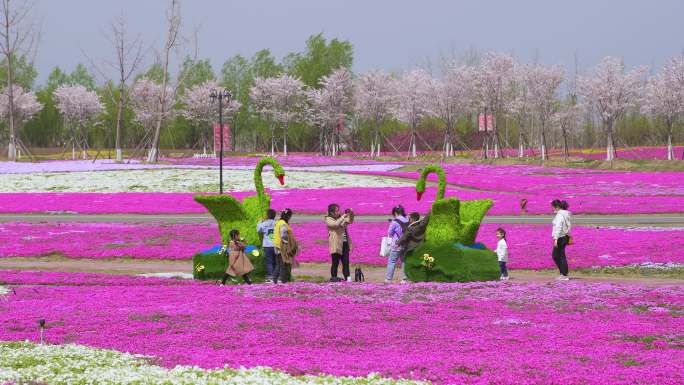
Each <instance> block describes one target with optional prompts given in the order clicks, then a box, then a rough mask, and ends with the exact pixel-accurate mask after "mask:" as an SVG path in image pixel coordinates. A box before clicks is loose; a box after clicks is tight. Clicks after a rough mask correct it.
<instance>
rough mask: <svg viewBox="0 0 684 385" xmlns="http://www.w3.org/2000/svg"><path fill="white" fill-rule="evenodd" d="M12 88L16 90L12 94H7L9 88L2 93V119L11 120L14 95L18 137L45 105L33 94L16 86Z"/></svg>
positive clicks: (0, 98) (0, 94) (0, 107)
mask: <svg viewBox="0 0 684 385" xmlns="http://www.w3.org/2000/svg"><path fill="white" fill-rule="evenodd" d="M12 87H13V88H14V90H13V92H11V93H10V92H7V88H4V89H3V90H2V92H0V119H2V120H5V121H8V120H9V114H10V95H12V98H13V99H14V102H13V103H11V105H12V110H13V111H14V118H13V121H14V124H15V126H14V127H15V134H16V135H17V136H18V134H19V132H20V131H21V127H22V125H23V124H24V123H26V122H27V121H29V120H31V118H33V116H35V115H36V114H37V113H39V112H40V111H41V110H42V109H43V105H42V104H40V102H39V101H38V99H37V98H36V95H35V94H34V93H33V92H25V91H24V89H23V88H21V87H20V86H18V85H16V84H15V85H13V86H12ZM16 141H17V142H18V143H19V144H20V145H21V141H19V140H18V139H16Z"/></svg>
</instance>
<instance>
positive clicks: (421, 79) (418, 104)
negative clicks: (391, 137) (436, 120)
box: [392, 69, 433, 157]
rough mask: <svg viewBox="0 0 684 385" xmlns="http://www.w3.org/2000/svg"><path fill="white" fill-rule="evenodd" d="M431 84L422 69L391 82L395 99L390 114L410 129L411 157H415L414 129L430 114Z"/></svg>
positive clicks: (428, 75) (412, 71)
mask: <svg viewBox="0 0 684 385" xmlns="http://www.w3.org/2000/svg"><path fill="white" fill-rule="evenodd" d="M432 82H433V79H432V76H430V74H428V73H427V72H426V71H425V70H423V69H414V70H411V71H409V72H405V73H404V74H402V76H401V77H400V78H399V79H397V80H395V81H393V82H392V89H393V91H394V92H393V94H394V97H395V98H396V103H395V104H394V106H393V107H394V108H393V109H392V114H393V115H394V117H396V118H397V119H398V120H400V121H402V122H404V123H406V124H408V125H409V126H410V127H411V141H410V143H409V146H410V152H411V156H413V157H415V156H416V137H417V133H416V127H417V126H418V123H420V121H421V120H422V119H423V118H424V117H426V116H429V115H430V114H431V110H430V107H431V90H432Z"/></svg>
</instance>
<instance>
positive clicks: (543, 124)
mask: <svg viewBox="0 0 684 385" xmlns="http://www.w3.org/2000/svg"><path fill="white" fill-rule="evenodd" d="M563 73H564V71H563V68H561V67H558V66H552V67H547V66H544V65H541V64H534V65H531V66H528V67H527V68H526V70H525V71H524V81H525V91H526V92H527V99H528V100H529V102H530V106H531V107H532V110H533V111H534V113H535V114H536V117H537V118H538V121H539V152H540V155H541V158H542V160H546V159H547V157H548V154H547V152H546V131H547V128H548V127H547V126H548V123H549V120H550V118H551V117H552V116H553V114H554V113H555V109H556V107H557V105H558V103H557V100H556V93H557V92H558V87H560V85H561V83H562V82H563Z"/></svg>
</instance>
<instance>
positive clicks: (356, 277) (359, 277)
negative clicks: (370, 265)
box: [354, 267, 365, 282]
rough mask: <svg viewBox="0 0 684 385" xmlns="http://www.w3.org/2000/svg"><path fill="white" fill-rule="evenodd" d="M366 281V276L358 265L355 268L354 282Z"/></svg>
mask: <svg viewBox="0 0 684 385" xmlns="http://www.w3.org/2000/svg"><path fill="white" fill-rule="evenodd" d="M363 281H365V278H364V276H363V271H361V268H360V267H357V268H356V269H354V282H363Z"/></svg>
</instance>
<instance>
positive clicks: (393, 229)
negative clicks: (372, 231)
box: [385, 206, 408, 283]
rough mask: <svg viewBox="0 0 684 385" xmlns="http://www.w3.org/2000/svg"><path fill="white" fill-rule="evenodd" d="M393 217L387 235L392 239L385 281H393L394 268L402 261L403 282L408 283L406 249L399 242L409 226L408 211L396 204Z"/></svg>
mask: <svg viewBox="0 0 684 385" xmlns="http://www.w3.org/2000/svg"><path fill="white" fill-rule="evenodd" d="M392 217H393V218H392V219H390V224H389V228H388V229H387V236H388V237H389V239H390V242H391V246H390V254H389V258H388V260H387V274H386V275H385V283H390V282H392V279H393V278H394V268H395V267H396V265H397V261H401V271H402V279H401V283H408V276H407V275H406V263H404V262H405V253H404V251H405V249H404V247H402V246H401V245H400V244H399V238H401V236H402V235H403V234H404V231H405V230H406V228H407V227H408V219H407V218H406V212H405V211H404V208H403V207H402V206H395V207H393V208H392Z"/></svg>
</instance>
